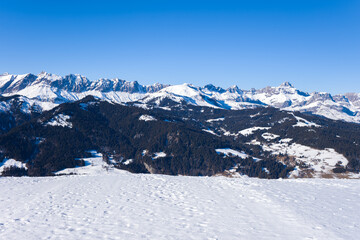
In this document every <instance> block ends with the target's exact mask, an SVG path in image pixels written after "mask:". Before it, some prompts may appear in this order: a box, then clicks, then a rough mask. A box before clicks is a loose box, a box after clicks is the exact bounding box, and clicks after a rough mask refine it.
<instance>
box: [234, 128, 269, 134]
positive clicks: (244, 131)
mask: <svg viewBox="0 0 360 240" xmlns="http://www.w3.org/2000/svg"><path fill="white" fill-rule="evenodd" d="M267 129H270V127H251V128H246V129H243V130H241V131H239V133H240V134H241V135H244V136H249V135H251V134H254V132H256V131H259V130H267Z"/></svg>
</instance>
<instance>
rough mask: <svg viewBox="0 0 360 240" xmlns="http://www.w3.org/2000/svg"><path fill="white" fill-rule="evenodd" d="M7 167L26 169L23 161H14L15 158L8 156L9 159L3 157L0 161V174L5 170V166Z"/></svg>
mask: <svg viewBox="0 0 360 240" xmlns="http://www.w3.org/2000/svg"><path fill="white" fill-rule="evenodd" d="M8 167H17V168H25V169H27V166H26V164H25V163H22V162H20V161H16V160H15V159H12V158H10V159H8V158H5V159H4V160H3V161H2V162H0V175H1V174H2V172H3V171H4V170H5V168H8Z"/></svg>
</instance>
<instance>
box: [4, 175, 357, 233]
mask: <svg viewBox="0 0 360 240" xmlns="http://www.w3.org/2000/svg"><path fill="white" fill-rule="evenodd" d="M0 188H1V194H0V202H1V203H2V204H1V205H0V211H1V213H2V214H1V215H0V235H1V238H2V239H28V240H31V239H36V240H37V239H357V238H358V236H359V234H360V216H359V214H358V213H359V212H360V202H359V201H358V199H359V197H360V195H359V192H360V185H359V184H358V181H357V180H329V179H301V180H281V179H280V180H260V179H255V178H225V177H183V176H176V177H171V176H164V175H142V174H137V175H135V174H130V173H127V172H124V171H119V170H114V172H107V173H103V174H95V175H89V176H61V177H42V178H28V177H23V178H0Z"/></svg>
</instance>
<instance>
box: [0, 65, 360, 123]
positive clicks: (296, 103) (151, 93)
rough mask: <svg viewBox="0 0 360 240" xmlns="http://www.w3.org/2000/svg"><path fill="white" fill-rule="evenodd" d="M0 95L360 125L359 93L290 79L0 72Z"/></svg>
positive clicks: (51, 103) (48, 102) (44, 103)
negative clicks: (247, 84) (301, 86)
mask: <svg viewBox="0 0 360 240" xmlns="http://www.w3.org/2000/svg"><path fill="white" fill-rule="evenodd" d="M0 94H1V95H3V96H12V95H21V96H24V97H26V98H28V102H29V103H30V104H31V105H33V104H35V105H36V106H40V107H41V108H42V109H43V110H49V109H52V108H53V107H55V106H57V105H59V104H61V103H64V102H71V101H76V100H79V99H82V98H84V97H86V96H89V95H92V96H95V97H97V98H99V99H103V100H107V101H111V102H115V103H124V102H134V101H137V102H140V103H146V104H152V105H153V106H162V107H164V106H166V105H168V104H169V100H171V102H175V103H182V102H186V103H188V104H192V105H196V106H207V107H213V108H222V109H232V110H239V109H247V108H255V107H265V106H271V107H275V108H279V109H283V110H287V111H300V112H306V113H312V114H316V115H320V116H324V117H327V118H330V119H334V120H343V121H347V122H356V123H360V94H359V93H347V94H344V95H334V96H332V95H331V94H329V93H323V92H313V93H306V92H303V91H300V90H298V89H296V88H294V87H293V86H292V85H291V84H290V83H289V82H285V83H283V84H281V85H280V86H278V87H266V88H262V89H258V90H256V89H251V90H242V89H240V88H239V87H238V86H236V85H235V86H232V87H230V88H228V89H223V88H221V87H216V86H214V85H211V84H209V85H206V86H204V87H197V86H193V85H191V84H182V85H174V86H169V85H164V84H159V83H156V84H154V85H147V86H145V85H141V84H139V83H138V82H136V81H135V82H128V81H125V80H122V79H118V78H115V79H103V78H101V79H99V80H96V81H91V80H89V79H88V78H86V77H84V76H82V75H78V74H70V75H66V76H64V77H61V76H57V75H54V74H51V73H46V72H42V73H40V74H38V75H34V74H24V75H11V74H7V73H6V74H3V75H0Z"/></svg>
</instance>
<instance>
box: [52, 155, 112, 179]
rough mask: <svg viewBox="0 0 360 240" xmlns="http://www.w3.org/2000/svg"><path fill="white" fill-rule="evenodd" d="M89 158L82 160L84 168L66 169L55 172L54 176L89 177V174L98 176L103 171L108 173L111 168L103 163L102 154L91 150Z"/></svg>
mask: <svg viewBox="0 0 360 240" xmlns="http://www.w3.org/2000/svg"><path fill="white" fill-rule="evenodd" d="M89 152H90V153H91V155H92V156H91V157H89V158H82V160H84V161H85V166H82V167H75V168H66V169H64V170H61V171H57V172H55V175H64V174H65V175H69V174H78V175H89V174H100V173H103V172H104V171H109V169H110V168H112V167H111V166H109V165H108V164H107V163H106V162H104V161H103V158H102V154H101V153H98V152H97V151H94V150H91V151H89Z"/></svg>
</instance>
